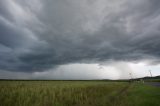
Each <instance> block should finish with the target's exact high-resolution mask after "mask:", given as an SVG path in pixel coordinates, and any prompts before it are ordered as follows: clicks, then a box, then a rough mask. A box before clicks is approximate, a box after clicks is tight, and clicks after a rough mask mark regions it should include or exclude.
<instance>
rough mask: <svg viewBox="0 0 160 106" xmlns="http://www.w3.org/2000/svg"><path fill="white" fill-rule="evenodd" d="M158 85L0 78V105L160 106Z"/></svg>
mask: <svg viewBox="0 0 160 106" xmlns="http://www.w3.org/2000/svg"><path fill="white" fill-rule="evenodd" d="M159 91H160V88H156V87H151V86H146V85H141V84H136V83H134V84H129V83H127V82H105V81H0V106H159V104H160V103H159V99H160V92H159Z"/></svg>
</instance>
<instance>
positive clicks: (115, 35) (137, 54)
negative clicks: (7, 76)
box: [0, 0, 160, 72]
mask: <svg viewBox="0 0 160 106" xmlns="http://www.w3.org/2000/svg"><path fill="white" fill-rule="evenodd" d="M159 47H160V1H159V0H134V1H131V0H118V1H117V0H23V1H21V0H1V1H0V69H1V70H6V71H16V72H18V71H21V72H38V71H45V70H48V69H51V68H55V67H57V66H59V65H65V64H70V63H99V64H101V63H103V62H107V61H128V62H137V61H141V60H148V61H150V63H154V64H156V63H159V62H160V61H159V59H160V48H159Z"/></svg>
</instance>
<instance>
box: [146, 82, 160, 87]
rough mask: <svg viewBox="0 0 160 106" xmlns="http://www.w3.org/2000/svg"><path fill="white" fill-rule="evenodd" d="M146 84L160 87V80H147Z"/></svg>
mask: <svg viewBox="0 0 160 106" xmlns="http://www.w3.org/2000/svg"><path fill="white" fill-rule="evenodd" d="M146 84H148V85H151V86H156V87H160V82H146Z"/></svg>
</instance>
